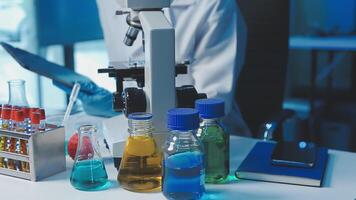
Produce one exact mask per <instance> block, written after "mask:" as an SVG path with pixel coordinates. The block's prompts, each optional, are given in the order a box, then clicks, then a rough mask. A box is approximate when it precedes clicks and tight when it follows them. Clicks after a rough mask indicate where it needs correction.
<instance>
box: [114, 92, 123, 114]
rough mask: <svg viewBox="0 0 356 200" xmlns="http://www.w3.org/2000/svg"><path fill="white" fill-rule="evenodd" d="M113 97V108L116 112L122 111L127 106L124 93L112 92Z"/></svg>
mask: <svg viewBox="0 0 356 200" xmlns="http://www.w3.org/2000/svg"><path fill="white" fill-rule="evenodd" d="M112 99H113V110H114V111H115V112H121V111H122V110H123V109H124V108H125V105H124V101H123V97H122V93H121V92H114V93H113V94H112Z"/></svg>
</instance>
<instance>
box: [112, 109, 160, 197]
mask: <svg viewBox="0 0 356 200" xmlns="http://www.w3.org/2000/svg"><path fill="white" fill-rule="evenodd" d="M128 118H129V133H130V136H129V137H128V139H127V141H126V147H125V151H124V155H123V157H122V160H121V163H120V170H119V174H118V177H117V178H118V181H119V182H120V184H121V187H122V188H124V189H126V190H130V191H134V192H156V191H161V184H162V163H161V162H162V154H161V151H160V149H159V148H157V145H156V142H155V140H154V138H153V137H152V131H153V125H152V115H151V114H149V113H133V114H130V115H129V117H128Z"/></svg>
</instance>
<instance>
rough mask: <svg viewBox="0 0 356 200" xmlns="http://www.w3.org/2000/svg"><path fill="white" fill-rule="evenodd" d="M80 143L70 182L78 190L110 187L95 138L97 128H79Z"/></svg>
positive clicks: (84, 126)
mask: <svg viewBox="0 0 356 200" xmlns="http://www.w3.org/2000/svg"><path fill="white" fill-rule="evenodd" d="M78 132H79V144H78V147H77V153H76V156H75V161H74V166H73V169H72V174H71V176H70V183H71V184H72V186H73V187H74V188H76V189H78V190H84V191H97V190H104V189H107V188H109V186H110V182H109V181H108V175H107V173H106V169H105V165H104V162H103V159H102V158H101V156H100V154H99V145H98V142H97V140H96V139H95V133H96V128H95V126H93V125H83V126H81V127H80V128H79V131H78Z"/></svg>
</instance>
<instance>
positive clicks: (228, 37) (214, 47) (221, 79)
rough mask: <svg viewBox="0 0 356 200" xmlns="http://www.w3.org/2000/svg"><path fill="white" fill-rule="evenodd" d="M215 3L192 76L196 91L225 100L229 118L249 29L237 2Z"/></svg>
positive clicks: (222, 0) (199, 36) (203, 30)
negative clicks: (247, 29)
mask: <svg viewBox="0 0 356 200" xmlns="http://www.w3.org/2000/svg"><path fill="white" fill-rule="evenodd" d="M212 2H214V3H207V4H209V6H210V7H209V8H208V9H209V10H207V12H208V13H209V14H208V15H207V18H206V19H202V20H204V22H203V23H202V26H201V27H199V30H200V31H198V34H197V37H196V45H197V46H196V48H195V56H194V60H195V62H193V63H192V66H191V68H192V69H191V73H192V76H193V79H194V82H195V87H196V88H197V90H198V91H199V92H204V93H207V95H208V97H219V98H223V99H224V100H225V104H226V114H229V113H230V111H231V109H232V107H233V105H234V103H235V101H234V98H235V90H236V82H237V77H238V74H239V72H240V70H241V67H242V63H243V59H244V49H245V43H246V38H245V35H246V27H245V24H244V23H243V19H242V18H241V15H240V13H239V12H238V8H237V5H236V3H235V0H220V1H212ZM238 29H240V30H238Z"/></svg>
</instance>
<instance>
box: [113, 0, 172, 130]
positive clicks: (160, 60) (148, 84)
mask: <svg viewBox="0 0 356 200" xmlns="http://www.w3.org/2000/svg"><path fill="white" fill-rule="evenodd" d="M118 3H119V5H120V6H121V7H122V8H128V9H130V15H131V18H132V19H133V20H136V21H137V19H138V21H139V23H140V24H141V27H142V31H143V34H142V35H143V38H144V41H145V42H144V50H145V66H144V68H145V87H144V91H145V93H146V99H147V112H150V113H152V114H153V124H154V126H155V130H156V132H158V133H160V132H165V131H166V115H167V111H168V110H169V109H171V108H174V107H175V105H176V93H175V33H174V28H173V27H172V25H171V24H170V23H169V22H168V20H167V18H166V17H165V15H164V13H163V11H162V8H166V7H169V6H170V4H171V0H118ZM134 18H136V19H134Z"/></svg>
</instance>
